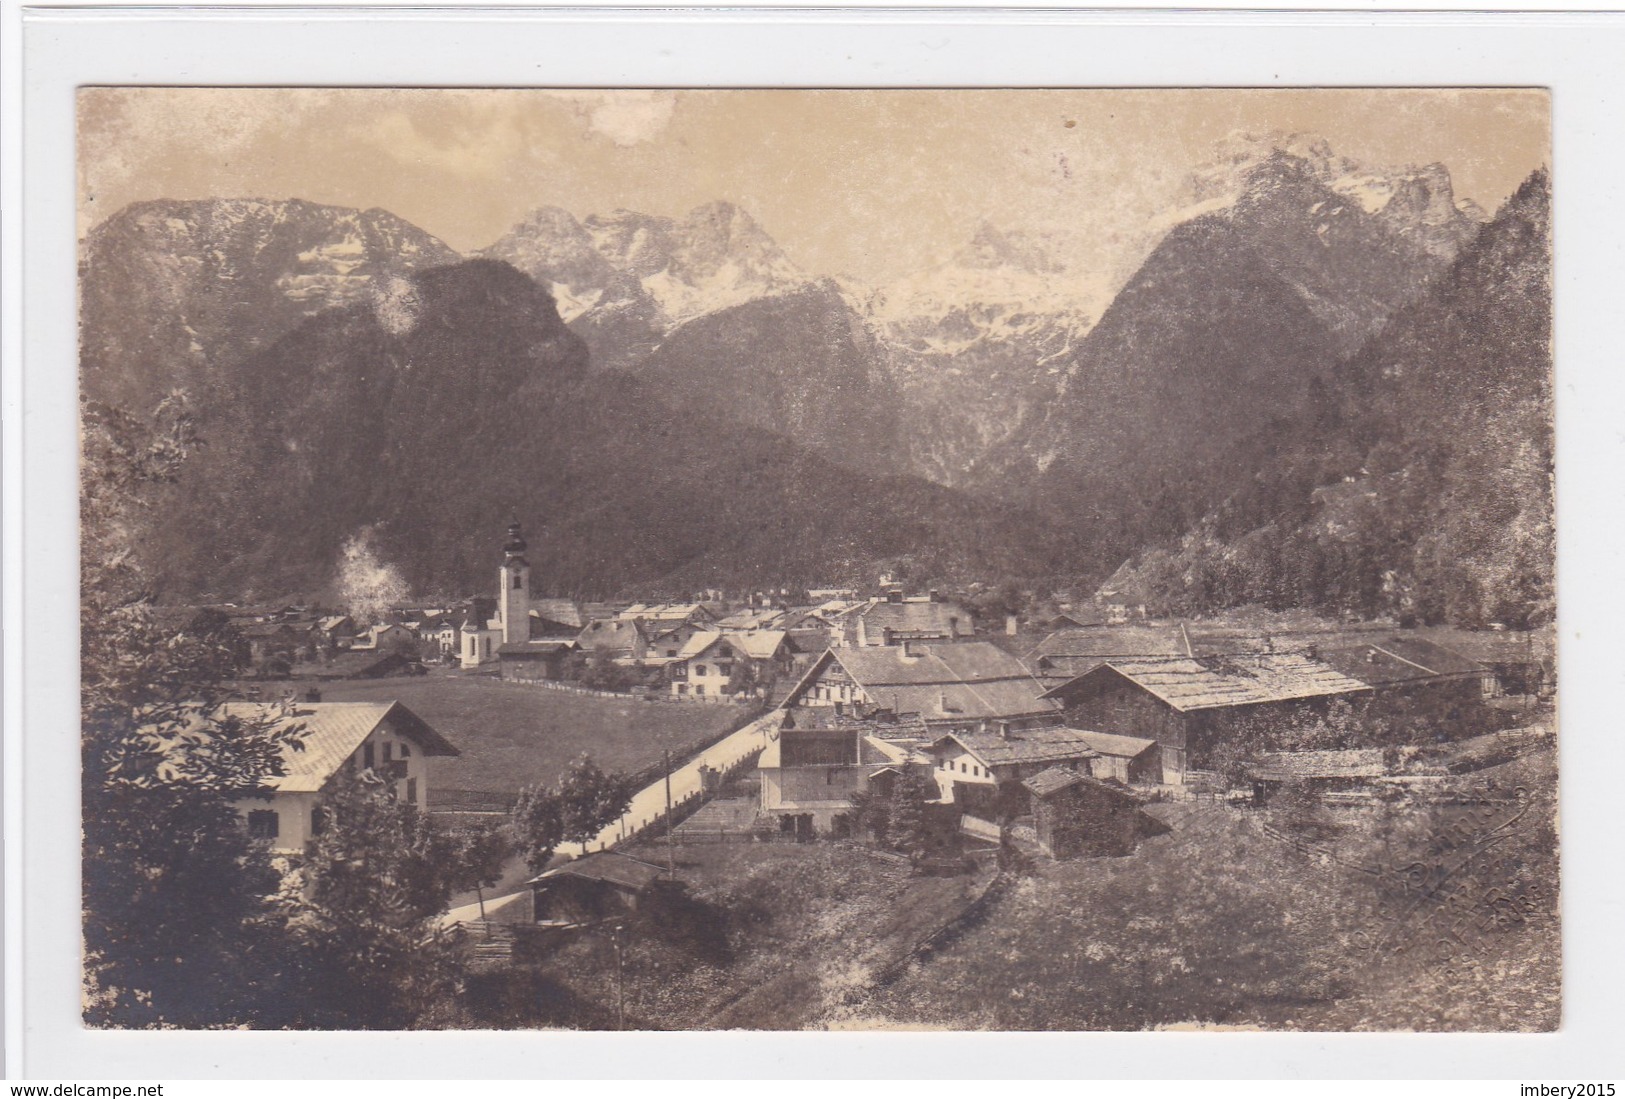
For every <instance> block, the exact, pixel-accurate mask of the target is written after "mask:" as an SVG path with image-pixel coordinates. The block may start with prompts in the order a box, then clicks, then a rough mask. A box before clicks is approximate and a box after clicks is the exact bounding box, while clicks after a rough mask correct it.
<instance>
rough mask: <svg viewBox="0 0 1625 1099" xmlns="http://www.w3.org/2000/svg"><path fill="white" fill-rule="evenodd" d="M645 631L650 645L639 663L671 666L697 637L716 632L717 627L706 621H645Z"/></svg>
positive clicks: (648, 665) (649, 665)
mask: <svg viewBox="0 0 1625 1099" xmlns="http://www.w3.org/2000/svg"><path fill="white" fill-rule="evenodd" d="M639 621H642V620H641V619H640V620H639ZM643 629H644V632H645V633H646V634H647V635H648V638H649V645H648V648H647V649H646V651H645V652H644V654H643V657H642V658H641V659H640V660H638V663H639V664H642V665H644V666H646V667H653V666H660V665H665V664H670V663H671V662H672V661H674V660H676V659H678V658H679V657H680V656H681V655H682V652H683V649H684V648H685V647H687V646H688V645H689V643H690V642H692V641H693V640H694V639H695V638H696V637H700V636H702V635H710V634H714V633H715V632H716V628H715V626H714V625H713V624H712V623H711V622H709V621H707V620H705V619H699V620H696V621H689V620H687V619H669V618H668V619H663V620H657V621H654V622H648V621H644V622H643Z"/></svg>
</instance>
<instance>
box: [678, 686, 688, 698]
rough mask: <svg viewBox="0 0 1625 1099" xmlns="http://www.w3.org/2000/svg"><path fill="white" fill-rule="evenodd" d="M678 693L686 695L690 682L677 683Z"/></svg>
mask: <svg viewBox="0 0 1625 1099" xmlns="http://www.w3.org/2000/svg"><path fill="white" fill-rule="evenodd" d="M677 693H678V694H680V695H686V694H687V693H688V684H687V683H679V684H677Z"/></svg>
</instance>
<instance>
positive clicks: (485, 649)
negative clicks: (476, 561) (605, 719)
mask: <svg viewBox="0 0 1625 1099" xmlns="http://www.w3.org/2000/svg"><path fill="white" fill-rule="evenodd" d="M526 548H527V546H526V543H525V534H524V531H523V530H522V529H521V528H520V525H519V520H518V519H517V518H515V519H514V520H513V522H511V523H509V524H508V538H507V541H505V542H504V543H503V545H502V567H501V568H499V569H498V570H497V598H496V617H495V618H486V617H485V615H484V613H482V612H483V609H484V608H483V607H482V606H481V604H482V603H484V602H485V601H484V600H475V601H474V603H473V604H472V605H471V607H470V609H469V612H468V617H467V618H466V619H465V620H464V622H463V625H462V630H461V633H462V640H461V645H460V649H459V660H460V662H461V664H462V666H463V667H464V668H465V669H475V668H479V667H481V666H484V665H490V664H496V665H498V667H499V669H500V673H501V675H502V678H503V679H563V678H565V675H564V671H565V662H566V661H567V660H568V659H569V657H570V653H571V652H573V651H574V650H575V649H576V648H577V646H576V643H575V642H574V641H573V640H570V639H563V640H561V639H558V638H547V639H537V640H532V639H531V632H532V630H533V629H534V628H535V616H534V615H532V614H531V610H530V602H531V583H530V562H528V561H527V560H525V550H526Z"/></svg>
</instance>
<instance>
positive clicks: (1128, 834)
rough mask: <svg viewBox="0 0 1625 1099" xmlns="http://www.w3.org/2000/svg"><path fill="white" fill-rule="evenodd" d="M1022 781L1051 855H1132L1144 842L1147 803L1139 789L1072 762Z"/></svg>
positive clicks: (1039, 833)
mask: <svg viewBox="0 0 1625 1099" xmlns="http://www.w3.org/2000/svg"><path fill="white" fill-rule="evenodd" d="M1021 785H1022V788H1023V789H1024V790H1025V791H1026V792H1027V794H1028V797H1029V801H1030V808H1031V812H1032V818H1033V830H1034V832H1035V833H1036V834H1037V838H1038V846H1039V848H1040V849H1042V850H1043V851H1044V853H1045V854H1047V855H1049V856H1050V857H1051V858H1055V859H1069V858H1075V857H1077V856H1079V855H1127V854H1131V853H1133V851H1134V848H1135V846H1136V845H1137V844H1138V843H1139V839H1140V836H1141V834H1142V826H1141V812H1140V807H1141V805H1142V804H1143V802H1142V801H1141V799H1140V798H1139V797H1138V796H1137V795H1135V794H1134V793H1133V791H1130V790H1127V789H1124V788H1123V787H1121V786H1117V785H1115V784H1114V783H1111V782H1104V781H1102V780H1100V779H1098V778H1094V777H1091V776H1090V775H1087V774H1085V773H1083V772H1082V771H1079V770H1077V769H1075V768H1071V767H1066V766H1056V767H1050V768H1047V769H1045V770H1043V771H1040V772H1038V773H1037V774H1036V775H1033V776H1032V777H1031V778H1028V779H1025V780H1023V782H1022V784H1021Z"/></svg>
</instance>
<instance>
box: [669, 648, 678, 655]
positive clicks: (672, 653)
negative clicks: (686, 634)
mask: <svg viewBox="0 0 1625 1099" xmlns="http://www.w3.org/2000/svg"><path fill="white" fill-rule="evenodd" d="M666 655H667V656H676V655H677V650H676V649H667V650H666Z"/></svg>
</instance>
